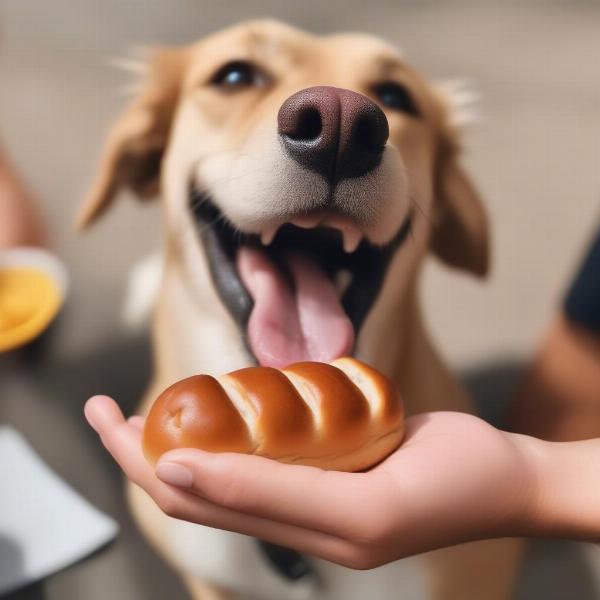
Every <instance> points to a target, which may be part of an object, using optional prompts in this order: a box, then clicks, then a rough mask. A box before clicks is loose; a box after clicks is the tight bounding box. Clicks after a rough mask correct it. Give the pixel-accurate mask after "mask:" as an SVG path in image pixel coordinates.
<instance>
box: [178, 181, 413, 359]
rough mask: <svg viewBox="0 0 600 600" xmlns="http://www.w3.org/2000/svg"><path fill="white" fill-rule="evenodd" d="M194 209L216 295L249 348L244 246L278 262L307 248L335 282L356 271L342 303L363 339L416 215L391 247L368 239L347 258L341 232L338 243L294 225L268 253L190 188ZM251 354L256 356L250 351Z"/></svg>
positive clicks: (276, 238)
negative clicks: (238, 254)
mask: <svg viewBox="0 0 600 600" xmlns="http://www.w3.org/2000/svg"><path fill="white" fill-rule="evenodd" d="M190 207H191V210H192V214H193V216H194V219H195V222H196V224H197V225H198V227H197V231H198V235H199V237H200V240H201V242H202V244H203V246H204V249H205V252H206V256H207V260H208V266H209V270H210V273H211V277H212V280H213V283H214V285H215V289H216V291H217V293H218V295H219V297H220V299H221V301H222V302H223V304H224V305H225V307H226V308H227V310H228V311H229V313H230V314H231V316H232V318H233V319H234V321H235V322H236V324H237V325H238V327H239V328H240V331H241V332H242V334H243V336H244V339H245V341H246V345H247V346H248V343H247V342H248V340H247V337H246V336H247V324H248V319H249V316H250V313H251V311H252V307H253V300H252V298H251V297H250V295H249V293H248V290H247V289H246V288H245V286H244V285H243V284H242V282H241V280H240V277H239V274H238V272H237V269H236V267H235V256H234V254H235V249H236V248H237V247H238V246H239V245H240V244H247V245H251V246H256V247H258V248H262V249H263V250H264V251H266V252H270V253H272V255H274V256H277V254H278V253H283V252H286V251H289V250H293V251H294V252H297V251H298V248H302V249H303V251H305V252H311V253H312V254H313V255H317V256H318V257H319V260H320V262H321V266H322V268H323V269H324V270H325V272H327V273H329V274H330V276H331V277H332V278H335V275H336V273H337V272H339V271H341V270H344V269H346V270H348V271H350V272H351V280H350V283H349V284H348V286H347V287H346V289H345V291H344V293H343V295H342V299H341V301H342V306H343V308H344V311H345V312H346V314H347V316H348V318H349V319H350V321H351V322H352V325H353V327H354V332H355V337H358V333H359V330H360V327H361V325H362V324H363V322H364V320H365V318H366V317H367V315H368V313H369V311H370V309H371V307H372V306H373V304H374V303H375V300H376V299H377V296H378V294H379V291H380V289H381V287H382V285H383V281H384V279H385V275H386V273H387V268H388V266H389V263H390V261H391V259H392V258H393V256H394V254H395V253H396V251H397V250H398V248H399V247H400V246H401V245H402V243H403V242H404V240H405V239H406V238H407V236H408V234H409V232H410V230H411V225H412V215H411V214H409V215H408V216H407V217H406V219H405V220H404V222H403V224H402V225H401V227H400V229H399V230H398V233H397V234H396V235H395V236H394V238H393V239H392V240H391V241H390V242H389V243H388V244H387V245H385V246H381V247H380V246H374V245H372V244H370V243H368V242H367V241H366V240H364V238H363V239H362V240H360V241H359V243H358V247H357V248H356V249H355V250H354V252H352V253H347V252H344V250H343V247H342V243H341V242H342V239H343V238H342V234H341V232H337V233H338V237H339V239H338V240H337V242H335V243H334V235H332V234H331V233H330V232H325V231H323V230H316V229H311V230H303V229H300V228H298V227H294V226H291V225H289V224H288V225H284V226H283V227H281V228H278V229H277V231H276V232H274V233H273V236H272V239H270V240H268V241H269V245H268V246H267V247H265V245H264V244H263V243H262V242H261V236H260V235H257V234H243V233H242V234H240V233H239V232H237V231H236V230H235V229H234V228H233V227H231V226H230V225H228V224H227V222H226V221H225V219H223V218H222V214H221V212H220V211H219V209H218V208H217V207H216V206H215V205H214V203H212V202H211V200H210V198H208V197H207V196H206V195H205V194H199V193H197V192H195V191H194V188H193V187H191V188H190ZM307 241H308V242H309V243H308V244H307ZM316 242H318V243H319V244H322V246H321V247H320V251H319V250H317V248H315V247H314V246H315V244H316ZM248 350H249V351H250V353H251V354H252V352H251V350H250V348H249V347H248Z"/></svg>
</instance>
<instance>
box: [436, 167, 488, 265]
mask: <svg viewBox="0 0 600 600" xmlns="http://www.w3.org/2000/svg"><path fill="white" fill-rule="evenodd" d="M445 162H446V164H443V165H441V166H440V169H439V173H438V177H437V188H436V196H437V197H436V204H437V206H436V215H435V219H434V226H433V234H432V249H433V252H434V253H435V254H436V256H437V257H438V258H439V259H441V260H442V261H443V262H445V263H446V264H448V265H450V266H452V267H457V268H459V269H465V270H467V271H470V272H471V273H473V274H475V275H479V276H484V275H486V274H487V272H488V269H489V262H490V249H489V231H488V222H487V216H486V213H485V210H484V208H483V204H482V202H481V200H480V198H479V194H478V193H477V191H476V189H475V187H474V185H473V183H472V182H471V181H470V179H469V177H468V176H467V175H466V173H465V172H464V171H463V169H462V167H461V166H460V165H459V164H458V161H457V160H456V159H455V158H452V159H447V160H446V161H445Z"/></svg>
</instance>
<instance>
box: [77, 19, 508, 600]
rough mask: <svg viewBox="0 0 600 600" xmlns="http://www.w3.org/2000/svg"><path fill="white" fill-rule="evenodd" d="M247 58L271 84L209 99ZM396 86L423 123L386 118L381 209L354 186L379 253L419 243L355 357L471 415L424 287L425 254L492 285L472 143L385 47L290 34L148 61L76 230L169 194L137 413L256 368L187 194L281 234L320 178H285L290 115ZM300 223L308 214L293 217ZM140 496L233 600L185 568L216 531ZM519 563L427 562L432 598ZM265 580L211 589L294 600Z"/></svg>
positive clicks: (427, 400)
mask: <svg viewBox="0 0 600 600" xmlns="http://www.w3.org/2000/svg"><path fill="white" fill-rule="evenodd" d="M241 58H243V59H247V60H252V61H253V62H255V63H257V64H258V65H260V66H261V68H263V69H265V70H266V71H268V72H269V74H270V75H271V83H270V84H269V85H268V86H265V87H263V88H258V89H254V90H248V91H245V92H243V93H239V94H230V95H227V94H223V93H222V92H221V91H218V90H215V89H214V87H211V86H210V85H209V84H208V83H207V82H208V81H209V80H210V77H211V75H212V74H213V73H214V72H215V71H216V70H217V69H218V68H219V67H220V66H221V65H223V64H224V63H226V62H228V61H229V60H232V59H241ZM390 79H392V80H397V81H400V82H402V83H403V84H404V85H405V86H406V87H407V88H408V89H409V90H410V92H411V94H412V95H413V97H414V98H415V100H416V102H417V103H418V105H419V108H420V111H421V113H422V117H421V118H420V119H411V118H408V117H407V116H406V115H403V114H401V113H394V112H393V111H389V110H386V116H387V118H388V121H389V125H390V141H389V142H388V145H387V147H386V151H385V152H386V154H385V158H384V161H383V166H382V168H381V170H380V172H378V174H376V177H378V178H379V179H377V180H376V190H377V194H378V195H379V197H378V198H371V197H370V196H369V194H372V189H373V187H372V184H373V182H372V181H371V183H370V184H369V185H370V186H371V187H369V185H367V184H365V183H364V182H362V181H356V182H354V181H353V183H352V184H351V185H353V186H356V187H355V188H353V189H351V190H350V192H352V193H356V194H358V195H359V196H361V197H363V198H365V201H366V202H368V201H371V202H375V201H377V202H378V206H379V207H380V212H379V213H378V217H377V219H375V220H374V221H373V222H372V223H370V224H369V225H368V226H367V227H365V234H366V236H367V237H368V238H369V239H370V240H371V241H372V242H375V243H383V242H386V241H387V240H389V239H390V237H391V236H392V235H393V233H394V232H395V231H396V230H397V228H398V227H399V225H400V223H401V222H402V220H403V218H404V217H405V216H406V214H408V212H409V211H411V210H412V211H413V212H414V216H415V219H414V226H413V232H412V236H411V238H410V239H409V240H408V241H407V243H406V244H405V245H404V246H403V248H402V249H401V250H400V251H399V252H398V253H397V255H396V256H395V258H394V259H393V261H392V264H391V266H390V269H389V271H388V274H387V278H386V281H385V283H384V286H383V289H382V290H381V293H380V295H379V297H378V299H377V301H376V303H375V305H374V306H373V307H372V309H371V311H370V313H369V316H368V318H367V320H366V322H365V323H364V325H363V327H362V329H361V331H360V334H359V336H358V344H357V351H356V354H357V356H358V357H360V358H362V359H364V360H366V361H367V362H369V363H371V364H373V365H374V366H376V367H378V368H379V369H380V370H382V371H383V372H385V373H387V374H388V375H390V376H391V377H393V378H394V379H395V380H396V381H397V382H398V385H399V387H400V389H401V390H402V393H403V397H404V401H405V403H406V406H407V410H408V412H409V413H415V412H423V411H430V410H459V411H470V410H471V403H470V401H469V399H468V397H467V395H466V394H465V392H464V391H463V390H462V388H461V387H460V385H459V384H458V382H457V381H456V379H455V378H454V377H453V376H452V375H451V374H450V373H449V371H448V370H447V368H446V367H445V366H444V364H443V363H442V361H441V360H440V359H439V358H438V356H437V354H436V352H435V350H434V348H433V346H432V344H431V343H430V341H429V338H428V336H427V334H426V331H425V327H424V324H423V320H422V317H421V313H420V309H419V300H418V294H417V284H418V273H419V271H420V267H421V264H422V262H423V259H424V257H425V255H426V253H427V250H428V249H429V250H431V251H433V252H434V253H435V254H436V255H437V256H438V257H439V258H441V259H442V260H443V261H445V262H446V263H448V264H449V265H451V266H454V267H457V268H462V269H466V270H468V271H471V272H473V273H476V274H479V275H482V274H484V273H485V272H486V270H487V264H488V232H487V224H486V219H485V214H484V211H483V209H482V206H481V203H480V201H479V198H478V196H477V193H476V191H475V189H474V187H473V185H472V184H471V183H470V181H469V179H468V177H467V176H466V174H465V173H464V172H463V170H462V168H461V167H460V165H459V163H458V154H459V151H460V140H459V132H458V130H457V129H456V127H455V126H454V124H453V115H452V112H451V102H450V99H449V98H448V97H447V95H445V94H444V92H443V91H442V88H437V87H435V86H433V85H431V84H429V83H427V82H426V81H425V80H424V79H423V78H422V77H421V76H420V75H419V74H418V73H416V72H415V71H414V70H412V69H411V68H409V67H408V66H406V64H405V63H404V62H403V61H402V60H401V58H400V57H399V56H398V54H397V52H396V51H395V50H394V49H393V48H392V47H390V46H389V45H387V44H385V43H383V42H381V41H380V40H378V39H376V38H372V37H369V36H364V35H350V34H348V35H334V36H329V37H315V36H312V35H309V34H307V33H304V32H300V31H298V30H296V29H293V28H291V27H288V26H285V25H282V24H280V23H276V22H272V21H260V22H251V23H245V24H242V25H239V26H236V27H234V28H231V29H229V30H226V31H224V32H221V33H218V34H215V35H213V36H210V37H208V38H206V39H204V40H202V41H200V42H198V43H196V44H194V45H191V46H188V47H184V48H178V49H159V50H156V51H154V52H153V53H152V55H151V57H150V59H149V62H148V64H147V72H146V74H145V76H144V78H143V81H142V82H141V89H140V90H139V93H138V95H137V96H136V98H135V99H134V101H133V102H132V103H131V105H130V106H129V107H128V108H127V109H126V111H125V112H124V114H123V115H122V117H121V118H120V119H119V120H118V121H117V123H116V124H115V126H114V127H113V129H112V131H111V133H110V136H109V138H108V141H107V143H106V147H105V151H104V154H103V156H102V159H101V164H100V169H99V174H98V177H97V179H96V181H95V183H94V185H93V187H92V189H91V192H90V194H89V197H88V199H87V201H86V203H85V204H84V207H83V209H82V212H81V215H80V224H81V225H87V224H88V223H90V222H91V221H93V220H94V219H95V218H97V217H98V216H99V215H100V214H101V213H102V212H103V211H104V210H105V209H106V208H107V207H108V206H109V204H110V203H111V201H112V200H113V198H114V197H115V195H116V193H117V192H118V191H119V189H120V188H129V189H131V190H133V191H134V192H135V193H136V194H137V195H139V196H141V197H152V196H155V195H157V194H158V192H159V191H160V193H161V196H162V200H163V214H164V223H165V244H164V271H163V282H162V286H161V291H160V294H159V298H158V301H157V306H156V311H155V319H154V325H153V339H154V352H155V371H154V377H153V381H152V383H151V385H150V387H149V390H148V393H147V395H146V397H145V399H144V401H143V402H142V404H141V406H140V412H141V413H142V414H143V413H146V412H147V411H148V409H149V406H150V404H151V402H152V400H153V399H154V398H155V397H156V395H157V394H158V393H159V392H160V391H161V390H162V389H164V388H165V387H166V386H167V385H169V384H171V383H172V382H173V381H175V380H178V379H181V378H183V377H186V376H189V375H191V374H194V373H198V372H209V373H221V372H224V371H228V370H231V369H235V368H239V367H241V366H246V365H247V364H249V362H250V357H249V356H248V353H247V350H246V349H245V347H244V345H243V343H242V341H241V336H240V333H239V331H238V329H237V326H236V325H235V324H234V322H233V320H232V318H231V316H230V315H229V313H228V312H227V310H226V309H225V308H224V307H223V305H222V304H221V302H220V301H219V299H218V297H217V295H216V292H215V290H214V289H213V286H212V283H211V280H210V277H209V274H208V270H207V266H206V263H205V260H204V257H203V254H202V248H201V246H200V244H199V242H198V239H197V234H196V232H195V231H194V225H193V223H192V219H191V216H190V211H189V208H188V206H187V203H188V201H189V198H188V184H189V182H190V180H193V181H194V183H195V184H196V185H197V186H200V187H203V188H204V189H207V190H208V191H209V192H210V194H211V195H212V196H213V197H214V198H215V201H216V203H217V204H218V205H219V208H220V209H221V210H222V212H223V213H224V214H225V215H226V216H227V218H229V220H230V221H231V222H232V223H233V224H234V225H235V226H237V227H238V228H240V229H242V230H244V231H251V232H260V231H261V228H262V227H264V226H265V224H268V223H272V222H273V221H274V220H275V219H277V218H279V217H278V216H277V215H276V214H275V213H274V212H273V209H272V205H273V202H274V201H277V202H280V203H283V205H284V207H285V203H286V202H287V203H290V205H292V204H293V203H294V202H299V200H298V199H296V198H295V197H294V195H293V189H294V188H298V187H301V186H302V185H303V184H304V182H305V180H306V178H307V177H308V175H307V174H306V173H303V172H300V171H298V170H297V169H296V170H294V167H293V166H290V164H288V163H287V162H285V158H282V157H281V156H280V155H279V154H281V152H280V150H279V148H278V146H277V145H276V144H275V143H274V141H273V138H274V135H275V134H274V127H275V122H276V115H277V111H278V109H279V107H280V105H281V104H282V102H283V101H284V100H285V99H286V98H287V97H289V96H290V95H291V94H293V93H294V92H296V91H298V90H300V89H303V88H306V87H310V86H314V85H332V86H336V87H341V88H348V89H351V90H354V91H358V92H361V93H363V94H366V95H369V93H370V88H371V86H372V85H373V84H375V83H377V82H378V81H381V80H390ZM159 164H160V165H161V166H160V169H159ZM265 167H267V168H265ZM312 183H314V182H312ZM361 186H363V187H362V188H361ZM365 186H366V187H365ZM290 190H292V191H290ZM346 192H348V190H346ZM340 193H344V191H343V190H342V192H340ZM297 209H298V205H294V206H292V207H291V208H290V210H297ZM269 211H271V212H269ZM128 493H129V499H130V503H131V507H132V510H133V512H134V514H135V515H136V518H137V520H138V522H139V524H140V526H141V528H142V529H143V531H144V532H145V533H146V535H147V536H148V538H149V539H150V540H151V541H152V543H153V544H154V545H155V546H156V547H157V548H158V549H159V551H160V552H161V553H162V554H163V555H164V556H165V557H166V558H167V559H168V560H169V561H170V562H171V563H172V564H173V565H174V566H175V567H176V568H177V569H179V570H180V571H181V572H182V574H184V575H185V577H186V579H187V581H188V583H189V588H190V590H191V591H192V593H193V594H194V596H195V597H196V598H209V597H211V596H210V594H214V595H215V597H219V598H220V597H222V595H221V592H219V591H217V590H216V588H215V589H214V590H213V591H208V589H207V588H206V587H205V586H204V585H203V584H201V583H200V581H199V580H200V578H201V577H202V576H204V573H203V569H202V568H200V567H199V566H198V561H197V560H196V558H198V557H196V558H194V559H190V556H189V555H190V554H193V553H194V552H196V547H195V546H194V542H192V541H190V540H192V539H193V537H194V536H195V535H197V536H202V535H205V534H206V532H204V528H201V527H199V526H194V525H189V524H185V523H181V522H176V521H175V520H173V519H170V518H169V517H166V516H164V515H163V514H162V513H161V512H160V511H159V510H158V508H157V507H156V506H155V505H154V504H153V503H152V502H151V501H150V500H149V498H148V497H147V496H146V495H145V494H144V493H143V492H141V491H140V490H139V489H137V488H134V487H132V486H130V487H129V490H128ZM215 535H220V536H221V537H219V538H215V537H214V536H215ZM210 536H213V537H211V538H207V539H209V541H210V539H215V540H216V539H218V540H230V543H231V544H232V546H231V547H238V546H239V544H245V543H246V541H240V539H239V538H241V536H237V537H235V536H236V534H226V533H215V532H210ZM226 536H231V537H226ZM219 543H220V542H219ZM227 543H229V542H227ZM236 544H237V545H238V546H236ZM224 547H225V546H224ZM239 547H240V548H241V546H239ZM248 547H249V546H244V548H246V549H247V548H248ZM518 548H519V546H518V544H517V543H516V542H514V541H512V540H504V541H495V542H486V543H478V544H470V545H466V546H463V547H460V548H457V549H451V550H445V551H439V552H436V553H433V554H431V555H428V557H427V559H426V564H427V566H428V568H429V573H430V575H429V582H430V590H431V597H432V598H436V599H439V600H459V599H461V600H462V599H473V600H481V599H483V598H485V599H486V600H494V599H497V600H503V599H504V600H506V599H507V598H508V597H509V594H510V589H511V585H512V578H513V573H514V566H515V563H516V559H517V556H518ZM246 551H248V550H244V551H243V552H246ZM242 554H243V553H242ZM232 560H234V559H233V558H232ZM317 565H318V568H319V569H320V570H321V575H322V577H323V579H324V581H325V583H326V586H327V585H329V586H330V588H331V589H332V590H334V591H333V592H319V593H318V594H316V595H315V597H318V598H322V599H323V600H329V599H333V598H338V597H339V593H338V592H335V587H336V585H337V584H336V581H341V578H344V577H348V571H346V570H345V569H343V568H341V567H337V566H335V565H331V564H328V563H325V562H324V561H318V562H317ZM393 568H394V565H389V566H387V567H383V568H380V569H376V570H375V571H372V572H370V573H368V574H363V577H365V578H367V579H368V581H369V582H370V585H371V586H372V588H371V589H377V586H379V587H381V585H380V582H379V580H378V578H379V577H380V575H379V573H384V571H383V570H385V573H386V575H381V577H385V578H388V579H389V573H390V572H391V571H390V569H393ZM232 569H233V563H232ZM257 577H258V579H260V576H257ZM269 577H272V575H270V574H265V575H264V578H266V579H265V582H266V583H265V582H263V583H264V585H262V583H260V582H259V581H258V579H257V583H256V585H255V586H254V585H253V586H252V588H251V589H242V588H243V587H244V586H243V584H239V585H238V583H236V582H235V581H233V582H231V581H229V579H228V575H227V574H225V575H224V576H222V577H221V580H220V581H219V577H217V576H215V577H212V578H213V579H216V580H217V581H216V583H221V584H223V585H225V586H228V585H231V587H233V588H237V589H238V591H240V590H241V591H242V592H245V593H247V594H256V597H257V598H261V597H265V598H267V597H268V598H281V597H286V598H293V597H294V596H293V594H292V593H291V592H289V594H288V592H287V591H286V588H285V587H284V584H283V583H280V582H276V583H273V582H272V581H267V579H268V578H269ZM234 579H235V577H234ZM278 585H279V587H277V586H278ZM387 585H389V583H388V584H387ZM261 586H262V587H261ZM399 586H401V584H400V583H399V582H396V583H393V585H392V587H391V588H390V590H391V591H390V592H389V593H390V594H391V593H392V592H393V594H394V597H397V596H396V593H397V590H398V589H401V587H399ZM263 589H267V590H270V591H267V592H263V591H262V590H263ZM273 590H275V591H273ZM261 594H264V596H261ZM336 594H337V595H336ZM355 594H356V595H352V596H348V595H346V596H345V597H346V598H348V599H349V600H351V598H359V597H366V596H364V593H361V592H360V591H358V590H357V591H356V592H355ZM384 594H385V592H384ZM371 597H373V598H375V597H376V596H375V595H372V596H371ZM381 597H386V598H387V597H392V596H391V595H387V596H386V595H383V596H381Z"/></svg>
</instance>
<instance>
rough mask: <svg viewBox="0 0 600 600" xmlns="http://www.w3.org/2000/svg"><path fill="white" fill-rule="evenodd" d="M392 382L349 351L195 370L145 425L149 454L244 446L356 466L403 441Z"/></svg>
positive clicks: (285, 457) (308, 461) (292, 459)
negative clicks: (213, 371)
mask: <svg viewBox="0 0 600 600" xmlns="http://www.w3.org/2000/svg"><path fill="white" fill-rule="evenodd" d="M403 434H404V415H403V409H402V403H401V401H400V397H399V394H398V392H397V390H396V389H395V387H394V386H393V384H392V383H391V382H390V381H389V380H388V379H387V378H386V377H384V376H383V375H381V374H380V373H379V372H378V371H377V370H375V369H373V368H372V367H369V366H368V365H365V364H364V363H362V362H360V361H358V360H356V359H353V358H342V359H338V360H337V361H334V362H333V363H332V364H326V363H317V362H302V363H296V364H293V365H290V366H289V367H287V368H286V369H284V370H283V371H279V370H276V369H272V368H268V367H250V368H247V369H240V370H239V371H234V372H232V373H229V374H227V375H223V376H222V377H220V378H219V381H218V380H216V379H215V378H213V377H210V376H208V375H197V376H195V377H190V378H188V379H184V380H182V381H179V382H178V383H176V384H174V385H172V386H171V387H170V388H168V389H167V390H165V391H164V392H163V393H162V394H161V395H160V396H159V398H158V399H157V401H156V402H155V403H154V405H153V406H152V409H151V410H150V413H149V415H148V418H147V420H146V426H145V428H144V436H143V445H144V452H145V454H146V456H147V458H148V460H149V461H150V462H152V463H154V462H156V460H157V459H158V457H159V456H160V455H161V454H163V453H164V452H166V451H168V450H171V449H173V448H184V447H191V448H200V449H202V450H207V451H211V452H244V453H254V454H257V455H260V456H266V457H269V458H274V459H276V460H279V461H281V462H286V463H292V464H304V465H313V466H317V467H320V468H323V469H334V470H340V471H360V470H364V469H367V468H369V467H371V466H373V465H374V464H376V463H378V462H380V461H381V460H383V458H385V457H386V456H387V455H388V454H390V453H391V452H392V451H393V450H394V449H395V448H397V447H398V445H399V444H400V442H401V441H402V437H403Z"/></svg>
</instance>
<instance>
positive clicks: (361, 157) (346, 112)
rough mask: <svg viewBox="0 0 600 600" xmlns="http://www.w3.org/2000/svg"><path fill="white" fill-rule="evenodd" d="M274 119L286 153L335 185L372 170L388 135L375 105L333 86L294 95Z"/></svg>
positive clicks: (282, 106)
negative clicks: (276, 121)
mask: <svg viewBox="0 0 600 600" xmlns="http://www.w3.org/2000/svg"><path fill="white" fill-rule="evenodd" d="M277 120H278V126H279V137H280V138H281V141H282V143H283V145H284V147H285V149H286V151H287V152H288V153H289V154H290V155H291V156H292V157H293V158H294V159H295V160H297V161H298V162H299V163H300V164H301V165H303V166H305V167H307V168H308V169H311V170H313V171H316V172H317V173H319V174H321V175H323V177H326V178H327V179H328V180H330V181H332V182H333V183H337V182H338V181H340V180H342V179H345V178H348V177H360V176H361V175H364V174H365V173H368V172H369V171H370V170H372V169H373V168H375V167H376V166H377V165H378V164H379V163H380V161H381V157H382V155H383V149H384V146H385V143H386V141H387V139H388V136H389V128H388V122H387V119H386V117H385V115H384V114H383V111H382V110H381V109H380V108H379V107H378V106H377V104H375V103H374V102H372V101H371V100H369V98H367V97H366V96H363V95H362V94H358V93H356V92H352V91H350V90H345V89H341V88H335V87H327V86H318V87H312V88H306V89H304V90H301V91H299V92H297V93H296V94H293V95H292V96H290V97H289V98H288V99H287V100H286V101H285V102H284V103H283V104H282V105H281V108H280V109H279V115H278V117H277Z"/></svg>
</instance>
